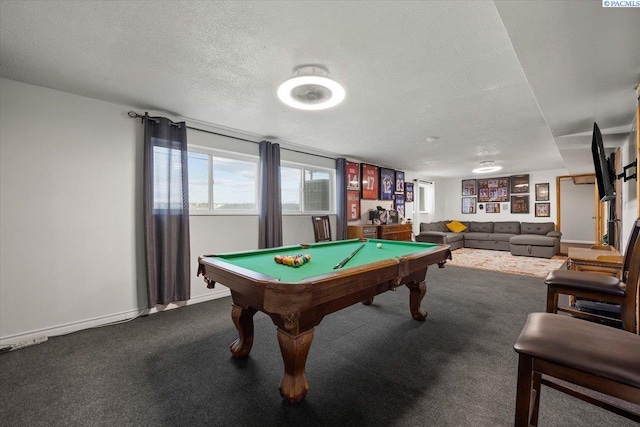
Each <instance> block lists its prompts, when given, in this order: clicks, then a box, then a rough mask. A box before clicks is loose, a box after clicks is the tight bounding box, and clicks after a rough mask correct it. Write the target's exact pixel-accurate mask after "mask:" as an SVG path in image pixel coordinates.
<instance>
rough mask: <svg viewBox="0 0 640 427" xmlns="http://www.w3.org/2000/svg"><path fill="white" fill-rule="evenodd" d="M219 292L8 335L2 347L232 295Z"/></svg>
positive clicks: (225, 289) (0, 344)
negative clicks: (156, 306) (177, 302)
mask: <svg viewBox="0 0 640 427" xmlns="http://www.w3.org/2000/svg"><path fill="white" fill-rule="evenodd" d="M220 288H222V289H220V290H219V291H216V292H212V293H210V294H206V295H200V296H197V297H195V298H191V299H190V300H188V301H187V302H186V304H169V305H168V306H166V307H163V308H162V309H160V310H159V309H158V308H155V307H154V308H152V309H148V308H139V309H132V310H126V311H122V312H120V313H113V314H108V315H105V316H99V317H94V318H91V319H85V320H79V321H77V322H70V323H65V324H62V325H56V326H51V327H48V328H41V329H34V330H32V331H28V332H22V333H19V334H13V335H7V336H4V337H0V346H10V345H15V344H19V343H23V342H25V341H27V340H39V339H42V338H43V337H53V336H59V335H66V334H70V333H72V332H78V331H82V330H84V329H90V328H96V327H102V326H108V325H111V324H117V323H122V322H127V321H131V320H133V319H135V318H136V317H140V316H144V315H147V314H155V313H159V312H161V311H166V310H171V309H174V308H179V307H183V306H185V305H192V304H198V303H201V302H205V301H211V300H214V299H219V298H224V297H227V296H229V295H231V292H230V291H229V290H228V289H227V288H223V287H222V286H221V287H220Z"/></svg>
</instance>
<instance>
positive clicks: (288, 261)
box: [273, 254, 311, 268]
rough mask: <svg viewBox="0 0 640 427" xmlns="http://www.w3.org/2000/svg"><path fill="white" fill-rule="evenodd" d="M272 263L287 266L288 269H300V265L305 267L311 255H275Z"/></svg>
mask: <svg viewBox="0 0 640 427" xmlns="http://www.w3.org/2000/svg"><path fill="white" fill-rule="evenodd" d="M273 259H274V261H275V262H277V263H278V264H282V265H288V266H290V267H296V268H297V267H300V266H301V265H305V264H306V263H308V262H309V261H311V255H309V254H304V255H302V254H298V255H276V256H275V257H274V258H273Z"/></svg>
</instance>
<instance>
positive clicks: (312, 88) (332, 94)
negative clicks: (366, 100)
mask: <svg viewBox="0 0 640 427" xmlns="http://www.w3.org/2000/svg"><path fill="white" fill-rule="evenodd" d="M328 76H329V70H327V69H326V67H324V66H322V65H300V66H299V67H296V69H295V70H294V76H293V77H291V78H290V79H288V80H286V81H285V82H284V83H282V84H281V85H280V87H279V88H278V98H280V100H281V101H282V102H284V103H285V104H287V105H288V106H290V107H293V108H297V109H299V110H324V109H326V108H331V107H335V106H336V105H338V104H340V103H341V102H342V100H343V99H344V97H345V91H344V88H343V87H342V85H341V84H340V83H338V82H337V81H335V80H333V79H331V78H329V77H328Z"/></svg>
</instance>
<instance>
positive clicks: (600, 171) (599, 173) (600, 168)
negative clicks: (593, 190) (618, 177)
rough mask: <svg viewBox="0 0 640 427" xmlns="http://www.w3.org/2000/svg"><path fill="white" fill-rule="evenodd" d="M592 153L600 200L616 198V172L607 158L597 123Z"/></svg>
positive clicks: (592, 140)
mask: <svg viewBox="0 0 640 427" xmlns="http://www.w3.org/2000/svg"><path fill="white" fill-rule="evenodd" d="M591 153H592V154H593V166H594V168H595V170H596V181H597V183H598V193H599V194H600V201H602V202H604V201H608V200H615V198H616V190H615V187H614V186H613V181H614V180H615V174H614V172H613V167H612V165H611V164H610V162H609V159H607V156H606V154H605V152H604V144H603V143H602V134H601V133H600V128H598V125H597V124H596V123H594V124H593V137H592V139H591Z"/></svg>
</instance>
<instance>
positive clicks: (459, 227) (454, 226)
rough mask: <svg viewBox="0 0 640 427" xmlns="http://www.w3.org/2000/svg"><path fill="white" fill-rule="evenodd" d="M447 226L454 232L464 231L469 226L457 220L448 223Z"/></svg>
mask: <svg viewBox="0 0 640 427" xmlns="http://www.w3.org/2000/svg"><path fill="white" fill-rule="evenodd" d="M447 228H448V229H449V230H451V231H453V232H454V233H462V232H463V231H464V230H466V229H467V227H466V226H465V225H464V224H463V223H461V222H460V221H455V220H454V221H451V222H450V223H448V224H447Z"/></svg>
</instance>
